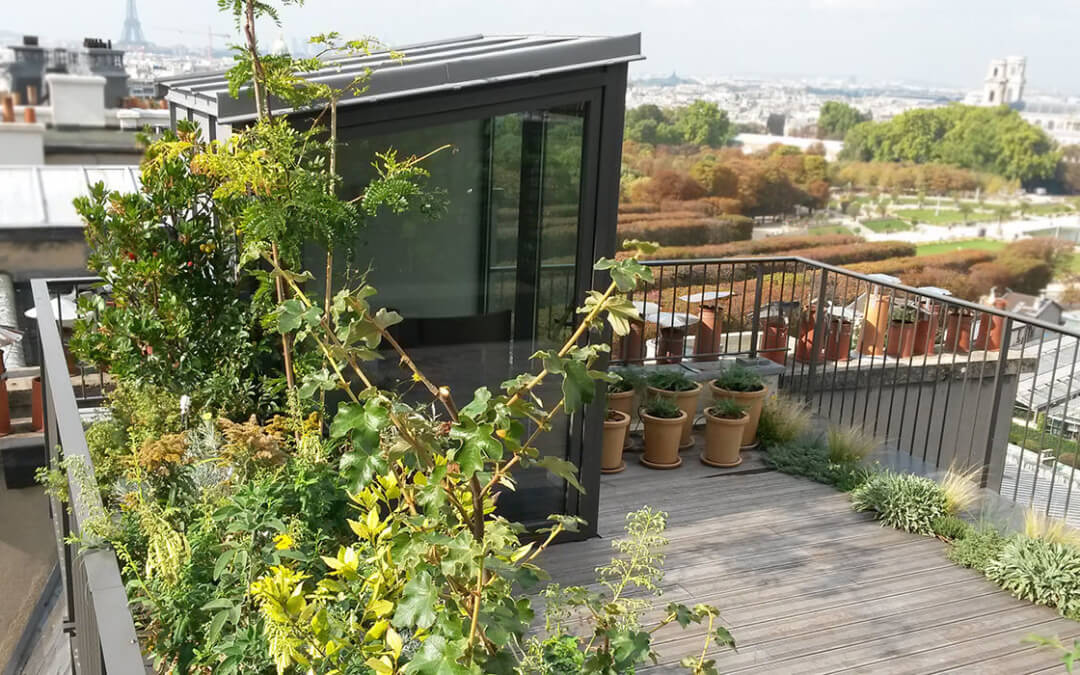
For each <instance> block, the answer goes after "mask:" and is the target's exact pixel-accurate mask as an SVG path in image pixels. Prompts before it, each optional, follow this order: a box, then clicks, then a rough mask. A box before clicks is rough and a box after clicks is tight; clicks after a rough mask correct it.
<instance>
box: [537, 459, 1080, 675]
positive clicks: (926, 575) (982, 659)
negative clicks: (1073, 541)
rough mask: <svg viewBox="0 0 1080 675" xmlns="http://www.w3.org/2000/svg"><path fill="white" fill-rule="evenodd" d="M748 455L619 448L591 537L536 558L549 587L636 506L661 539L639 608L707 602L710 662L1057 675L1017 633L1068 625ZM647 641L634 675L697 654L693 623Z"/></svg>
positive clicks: (1057, 630) (617, 531)
mask: <svg viewBox="0 0 1080 675" xmlns="http://www.w3.org/2000/svg"><path fill="white" fill-rule="evenodd" d="M748 454H749V457H748V458H747V461H745V462H744V463H743V465H742V466H741V467H739V468H738V469H735V470H728V472H727V473H726V474H725V472H723V471H721V470H717V469H712V468H708V467H705V466H704V465H702V464H701V463H700V462H699V461H698V459H697V455H696V453H695V451H693V450H691V451H687V452H685V453H683V460H684V461H683V466H682V467H681V468H679V469H676V470H673V471H651V470H648V469H645V468H644V467H642V466H640V465H639V464H637V455H634V454H628V456H627V470H626V471H625V472H623V473H621V474H614V475H609V476H605V477H604V478H603V480H602V485H601V492H600V518H599V523H598V527H599V531H600V535H601V536H600V537H599V538H595V539H592V540H589V541H585V542H579V543H571V544H563V545H560V546H556V547H554V548H552V549H551V550H550V551H549V552H548V553H547V554H546V555H545V559H544V560H543V561H542V564H543V565H544V566H545V568H546V569H547V570H548V571H549V572H550V573H551V574H552V577H553V578H554V579H555V580H557V581H558V582H560V583H563V584H587V583H591V582H592V580H593V569H594V568H595V567H596V566H597V565H599V564H602V563H603V562H604V561H606V560H607V559H609V558H610V554H611V546H610V539H611V538H615V537H618V536H620V535H621V533H622V527H623V521H624V517H625V514H626V513H627V512H628V511H632V510H635V509H638V508H640V507H641V506H644V505H649V506H652V507H654V508H658V509H662V510H664V511H666V512H667V513H668V514H669V521H668V531H667V536H668V538H669V539H670V542H671V543H670V545H669V546H668V549H667V564H666V566H665V569H666V576H665V581H664V594H663V595H662V596H661V597H660V598H658V599H657V600H656V603H655V604H656V606H657V607H658V608H659V607H663V606H664V605H665V604H667V603H668V602H682V603H685V604H687V605H692V604H693V603H697V602H705V603H709V604H712V605H714V606H716V607H717V608H718V609H719V610H720V613H721V617H722V620H723V624H724V625H725V626H727V627H728V628H729V629H730V630H731V632H732V634H733V635H734V636H735V639H736V640H737V642H738V645H739V651H738V652H737V653H733V652H731V651H724V652H716V653H715V656H716V660H717V666H718V668H719V670H720V672H724V673H800V674H801V673H838V672H844V673H943V672H948V673H953V672H955V673H995V674H997V673H1034V672H1051V673H1058V672H1064V668H1063V667H1062V666H1061V665H1060V662H1059V660H1058V657H1057V656H1056V655H1055V654H1054V653H1052V652H1050V651H1047V650H1042V649H1037V648H1035V647H1033V646H1032V645H1029V644H1025V643H1022V642H1021V640H1022V639H1023V638H1024V636H1026V635H1029V634H1031V633H1036V634H1040V635H1047V636H1049V635H1058V636H1060V637H1061V638H1062V639H1063V640H1065V641H1066V642H1067V643H1071V641H1072V639H1073V638H1076V637H1080V623H1076V622H1073V621H1070V620H1066V619H1063V618H1061V617H1060V616H1059V615H1058V614H1057V612H1056V611H1054V610H1051V609H1048V608H1045V607H1036V606H1033V605H1031V604H1029V603H1027V602H1022V601H1020V600H1017V599H1015V598H1013V597H1012V596H1010V595H1009V594H1007V593H1005V592H1004V591H1001V590H999V589H998V588H997V587H996V586H994V585H993V584H992V583H991V582H989V581H988V580H986V579H985V578H983V577H982V576H981V575H979V574H978V573H976V572H973V571H971V570H967V569H963V568H961V567H958V566H956V565H954V564H953V563H952V562H950V561H949V560H948V559H947V558H946V557H945V544H943V543H942V542H940V541H938V540H937V539H932V538H928V537H919V536H915V535H911V534H907V533H904V532H899V531H896V530H893V529H887V528H883V527H880V526H879V525H878V524H877V523H876V522H873V521H872V520H871V519H870V518H869V516H867V515H865V514H858V513H854V512H853V511H852V510H851V507H850V505H849V502H848V498H847V496H846V495H844V494H842V493H838V492H836V491H835V490H833V489H832V488H830V487H827V486H824V485H820V484H817V483H813V482H811V481H808V480H805V479H801V478H795V477H792V476H788V475H785V474H781V473H777V472H773V471H768V470H765V469H764V468H763V467H762V465H761V462H760V458H758V457H756V456H755V455H756V453H748ZM656 613H657V614H659V610H658V611H657V612H656ZM650 618H655V617H650ZM655 649H656V651H658V652H659V653H660V658H661V660H660V662H659V664H658V665H657V666H655V667H650V668H647V669H644V670H642V671H639V673H642V672H650V673H667V672H680V669H679V668H678V666H677V663H678V661H679V659H680V658H681V657H683V656H686V655H690V654H698V653H700V649H701V640H700V628H698V630H695V627H694V626H691V627H690V628H688V629H686V630H685V631H684V630H682V629H680V628H678V626H669V627H665V628H664V629H663V630H660V631H658V632H657V633H656V634H655ZM714 651H715V650H714Z"/></svg>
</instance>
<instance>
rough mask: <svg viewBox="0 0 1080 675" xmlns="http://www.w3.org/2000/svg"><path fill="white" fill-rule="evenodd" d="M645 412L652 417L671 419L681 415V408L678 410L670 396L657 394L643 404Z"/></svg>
mask: <svg viewBox="0 0 1080 675" xmlns="http://www.w3.org/2000/svg"><path fill="white" fill-rule="evenodd" d="M645 414H646V415H651V416H653V417H660V418H662V419H667V420H673V419H675V418H676V417H679V416H680V415H682V410H680V409H679V406H677V405H675V401H672V400H671V399H670V398H664V397H662V396H657V397H656V398H654V399H653V400H651V401H649V404H648V405H647V406H645Z"/></svg>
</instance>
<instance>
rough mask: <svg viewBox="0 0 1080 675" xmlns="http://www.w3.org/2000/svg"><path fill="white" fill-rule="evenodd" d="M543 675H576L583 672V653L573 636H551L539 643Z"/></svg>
mask: <svg viewBox="0 0 1080 675" xmlns="http://www.w3.org/2000/svg"><path fill="white" fill-rule="evenodd" d="M540 649H541V659H542V661H541V663H542V666H541V667H542V668H543V671H542V672H543V673H544V674H545V675H577V674H578V673H580V672H582V670H584V668H583V666H584V665H585V652H584V651H583V650H582V649H581V646H580V644H579V640H578V638H577V637H575V636H573V635H553V636H551V637H549V638H547V639H546V640H544V641H543V642H541V643H540Z"/></svg>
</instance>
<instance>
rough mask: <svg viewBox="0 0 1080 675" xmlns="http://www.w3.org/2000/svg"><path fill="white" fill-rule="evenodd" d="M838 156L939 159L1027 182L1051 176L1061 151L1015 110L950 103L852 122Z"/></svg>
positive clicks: (875, 159)
mask: <svg viewBox="0 0 1080 675" xmlns="http://www.w3.org/2000/svg"><path fill="white" fill-rule="evenodd" d="M841 158H844V159H855V160H861V161H881V162H900V161H911V162H916V163H923V162H942V163H945V164H952V165H954V166H959V167H963V168H967V169H973V170H976V171H986V172H989V173H994V174H997V175H999V176H1003V177H1005V178H1008V179H1010V180H1020V181H1023V182H1025V183H1030V182H1037V181H1041V180H1046V179H1050V178H1052V177H1053V176H1054V174H1055V171H1056V169H1057V166H1058V162H1059V161H1060V160H1061V153H1060V152H1058V151H1057V150H1056V149H1055V147H1054V142H1053V141H1052V140H1051V139H1050V137H1049V136H1047V135H1046V134H1045V133H1044V132H1043V131H1042V130H1041V129H1039V128H1038V127H1036V126H1034V125H1031V124H1029V123H1027V122H1025V121H1024V120H1023V119H1022V118H1021V117H1020V115H1019V114H1017V112H1016V111H1015V110H1010V109H1009V108H1006V107H998V108H987V107H978V106H968V105H960V104H953V105H950V106H946V107H943V108H934V109H929V110H909V111H907V112H905V113H902V114H900V115H897V116H896V117H894V118H892V119H891V120H889V121H887V122H862V123H860V124H857V125H855V126H854V127H852V128H851V129H850V130H849V131H848V132H847V135H846V136H845V137H844V150H843V152H842V153H841Z"/></svg>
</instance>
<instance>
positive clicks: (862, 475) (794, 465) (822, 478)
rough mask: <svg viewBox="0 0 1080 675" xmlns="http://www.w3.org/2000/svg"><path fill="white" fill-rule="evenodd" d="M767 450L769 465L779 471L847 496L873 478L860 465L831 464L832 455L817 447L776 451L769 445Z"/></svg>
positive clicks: (800, 447) (787, 447)
mask: <svg viewBox="0 0 1080 675" xmlns="http://www.w3.org/2000/svg"><path fill="white" fill-rule="evenodd" d="M766 450H767V452H766V453H765V458H764V459H765V463H766V464H768V465H769V466H771V467H773V468H774V469H776V470H777V471H782V472H784V473H788V474H791V475H793V476H804V477H806V478H809V479H811V480H815V481H817V482H819V483H825V484H826V485H831V486H833V487H835V488H836V489H838V490H841V491H843V492H850V491H851V490H854V489H855V488H856V487H858V486H859V485H862V484H863V483H864V482H865V481H866V480H867V478H868V477H869V476H870V471H869V470H868V469H866V468H865V467H861V466H858V465H857V464H837V463H835V462H830V461H829V453H828V451H827V450H826V449H825V448H823V447H822V446H820V445H816V444H813V443H809V444H794V445H780V446H775V447H770V446H768V445H766Z"/></svg>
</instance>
